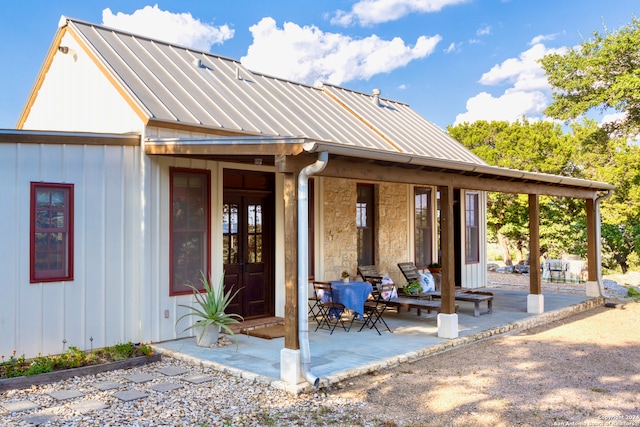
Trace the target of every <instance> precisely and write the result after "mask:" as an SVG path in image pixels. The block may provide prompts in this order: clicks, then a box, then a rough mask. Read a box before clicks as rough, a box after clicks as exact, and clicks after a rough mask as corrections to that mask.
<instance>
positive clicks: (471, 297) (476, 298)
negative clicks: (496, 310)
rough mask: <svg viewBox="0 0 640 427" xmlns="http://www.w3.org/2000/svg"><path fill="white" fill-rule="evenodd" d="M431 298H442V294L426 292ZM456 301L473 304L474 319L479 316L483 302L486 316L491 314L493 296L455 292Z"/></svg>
mask: <svg viewBox="0 0 640 427" xmlns="http://www.w3.org/2000/svg"><path fill="white" fill-rule="evenodd" d="M427 294H428V295H429V296H431V298H436V299H439V298H442V292H428V293H427ZM455 300H456V301H470V302H472V303H473V304H474V307H473V315H474V316H475V317H479V316H480V303H481V302H483V301H486V302H487V311H486V313H487V314H490V313H492V312H493V295H491V294H488V293H487V294H481V293H473V292H456V293H455Z"/></svg>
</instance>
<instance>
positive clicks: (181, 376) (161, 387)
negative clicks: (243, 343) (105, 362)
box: [0, 366, 213, 425]
mask: <svg viewBox="0 0 640 427" xmlns="http://www.w3.org/2000/svg"><path fill="white" fill-rule="evenodd" d="M165 379H168V380H167V381H164V380H165ZM156 380H163V381H160V382H158V381H156ZM211 380H213V377H212V376H209V375H203V374H191V372H190V371H189V370H188V369H186V368H183V367H181V366H166V367H164V368H161V369H157V370H156V371H155V372H154V373H153V374H148V373H144V372H140V373H134V374H131V375H128V376H125V377H124V378H123V381H122V382H119V381H111V380H104V381H100V380H95V381H94V382H91V383H90V386H91V387H92V388H94V389H96V390H99V391H103V392H107V391H113V393H111V396H113V397H115V398H117V399H119V400H121V401H123V402H132V401H138V400H141V399H146V398H147V397H148V396H149V393H151V392H158V393H167V392H170V391H173V390H176V389H179V388H182V387H183V384H181V382H187V383H189V384H191V385H198V384H203V383H206V382H209V381H211ZM143 383H149V386H148V387H147V388H146V390H145V391H140V390H138V389H133V388H131V387H130V385H133V384H143ZM78 388H80V387H78ZM44 394H46V395H48V396H49V397H51V398H52V399H50V402H51V403H50V405H47V406H41V405H40V404H38V403H35V402H34V401H32V400H30V399H25V400H16V401H0V407H2V408H4V409H5V410H6V411H8V412H11V413H16V412H27V411H32V410H39V411H38V412H35V413H30V414H29V415H26V416H24V417H22V421H24V422H25V423H28V424H33V425H40V424H45V423H47V422H51V421H54V420H55V419H56V418H57V416H56V415H55V414H54V413H53V412H52V411H51V409H52V408H54V407H56V406H59V405H60V404H61V403H66V402H65V401H73V400H77V401H76V402H73V403H70V404H69V405H68V408H69V409H70V410H72V411H74V412H77V413H79V414H87V413H89V412H92V411H98V410H103V409H108V407H109V404H108V403H107V402H106V399H104V398H102V399H85V400H80V398H82V397H85V396H86V395H87V393H86V392H83V391H80V390H77V389H73V388H68V389H60V390H54V391H50V392H46V393H44ZM33 400H36V399H33Z"/></svg>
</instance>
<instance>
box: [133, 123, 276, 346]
mask: <svg viewBox="0 0 640 427" xmlns="http://www.w3.org/2000/svg"><path fill="white" fill-rule="evenodd" d="M146 135H147V136H152V137H180V138H185V137H188V138H192V137H195V136H200V137H203V136H204V137H206V136H207V135H203V134H194V133H190V132H183V131H172V130H167V129H157V128H152V127H150V128H147V129H146ZM147 160H148V162H149V164H148V170H149V173H148V175H147V183H146V184H145V185H148V186H149V187H150V188H151V189H152V190H151V192H152V194H153V195H154V197H153V198H151V199H150V205H149V206H148V207H147V208H146V209H145V216H146V217H147V218H148V220H147V224H148V227H149V229H148V233H147V240H146V243H145V246H146V248H147V249H146V251H145V259H149V263H148V266H149V267H148V273H147V274H148V278H149V279H148V280H146V282H147V283H149V284H150V286H148V287H147V289H146V290H144V291H143V292H144V293H145V295H146V297H145V299H146V300H147V310H148V311H147V313H145V320H147V321H148V322H147V321H143V323H142V328H143V331H142V334H143V335H144V336H149V337H151V339H152V340H153V341H165V340H171V339H175V338H178V337H185V336H192V335H193V334H194V332H193V330H189V331H187V332H183V330H184V329H185V328H186V327H187V326H189V325H190V324H192V322H193V320H194V319H193V318H186V319H184V320H182V321H180V323H178V325H176V320H177V319H178V318H179V317H180V316H181V315H182V314H184V313H186V312H188V310H187V309H185V308H184V307H180V305H181V304H186V305H191V304H192V303H193V302H194V299H193V297H192V296H191V295H181V296H170V295H169V288H170V286H169V263H170V258H169V243H170V242H169V217H170V215H171V209H170V203H169V195H170V188H169V177H170V172H169V171H170V168H172V167H175V168H184V169H200V170H208V171H210V173H211V183H210V184H211V188H210V191H211V205H210V214H211V215H210V216H211V222H210V227H211V228H210V230H211V254H210V257H211V258H210V259H211V279H212V281H213V284H214V285H216V286H217V285H218V283H219V282H218V281H219V279H220V277H221V275H222V273H223V264H222V257H223V256H222V238H221V237H222V194H223V185H222V176H223V170H224V168H234V169H251V170H261V171H269V172H273V167H267V166H250V165H239V164H229V163H221V162H217V161H207V160H204V159H188V158H179V157H162V156H152V157H148V158H147ZM276 178H277V179H276V198H275V199H276V200H277V201H278V202H276V208H275V215H276V237H275V238H276V243H278V242H279V243H280V244H276V248H277V249H276V254H275V265H276V267H275V272H276V277H275V283H276V290H275V292H276V295H275V297H276V301H275V309H276V315H278V316H283V315H284V245H283V244H282V242H283V241H284V234H283V233H284V216H283V209H284V207H283V204H282V200H283V198H282V197H281V194H282V191H283V189H282V188H283V184H282V177H281V176H279V175H278V174H276Z"/></svg>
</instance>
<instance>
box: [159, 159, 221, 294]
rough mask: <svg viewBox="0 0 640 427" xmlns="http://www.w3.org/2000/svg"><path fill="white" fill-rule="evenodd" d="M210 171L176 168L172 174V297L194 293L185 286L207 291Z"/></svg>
mask: <svg viewBox="0 0 640 427" xmlns="http://www.w3.org/2000/svg"><path fill="white" fill-rule="evenodd" d="M210 177H211V175H210V173H209V171H200V170H192V169H177V168H172V169H171V174H170V188H171V190H170V191H171V195H170V197H171V216H170V224H169V227H170V239H171V242H170V249H169V251H170V254H169V257H170V262H171V264H170V275H171V278H170V282H171V283H170V295H180V294H186V293H190V292H191V289H189V288H188V287H187V286H184V285H185V284H189V285H192V286H195V287H196V288H198V289H200V290H202V289H204V287H203V285H202V282H201V280H200V279H201V278H202V276H201V273H200V272H201V271H202V272H204V273H205V274H207V275H208V274H209V271H210V268H209V267H210V261H209V258H210V256H209V253H210V252H209V251H210V247H211V238H210V232H209V222H210V215H209V206H210V196H209V181H210Z"/></svg>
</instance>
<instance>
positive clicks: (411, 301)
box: [386, 297, 458, 316]
mask: <svg viewBox="0 0 640 427" xmlns="http://www.w3.org/2000/svg"><path fill="white" fill-rule="evenodd" d="M386 303H387V306H389V307H397V308H406V309H407V310H411V309H412V308H415V309H416V310H417V311H418V316H420V314H422V310H427V313H431V312H432V311H435V312H437V313H440V310H441V309H442V306H441V305H440V303H439V302H437V301H432V300H428V299H418V298H408V297H397V298H391V299H388V300H387V301H386ZM456 312H458V305H457V304H456Z"/></svg>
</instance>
